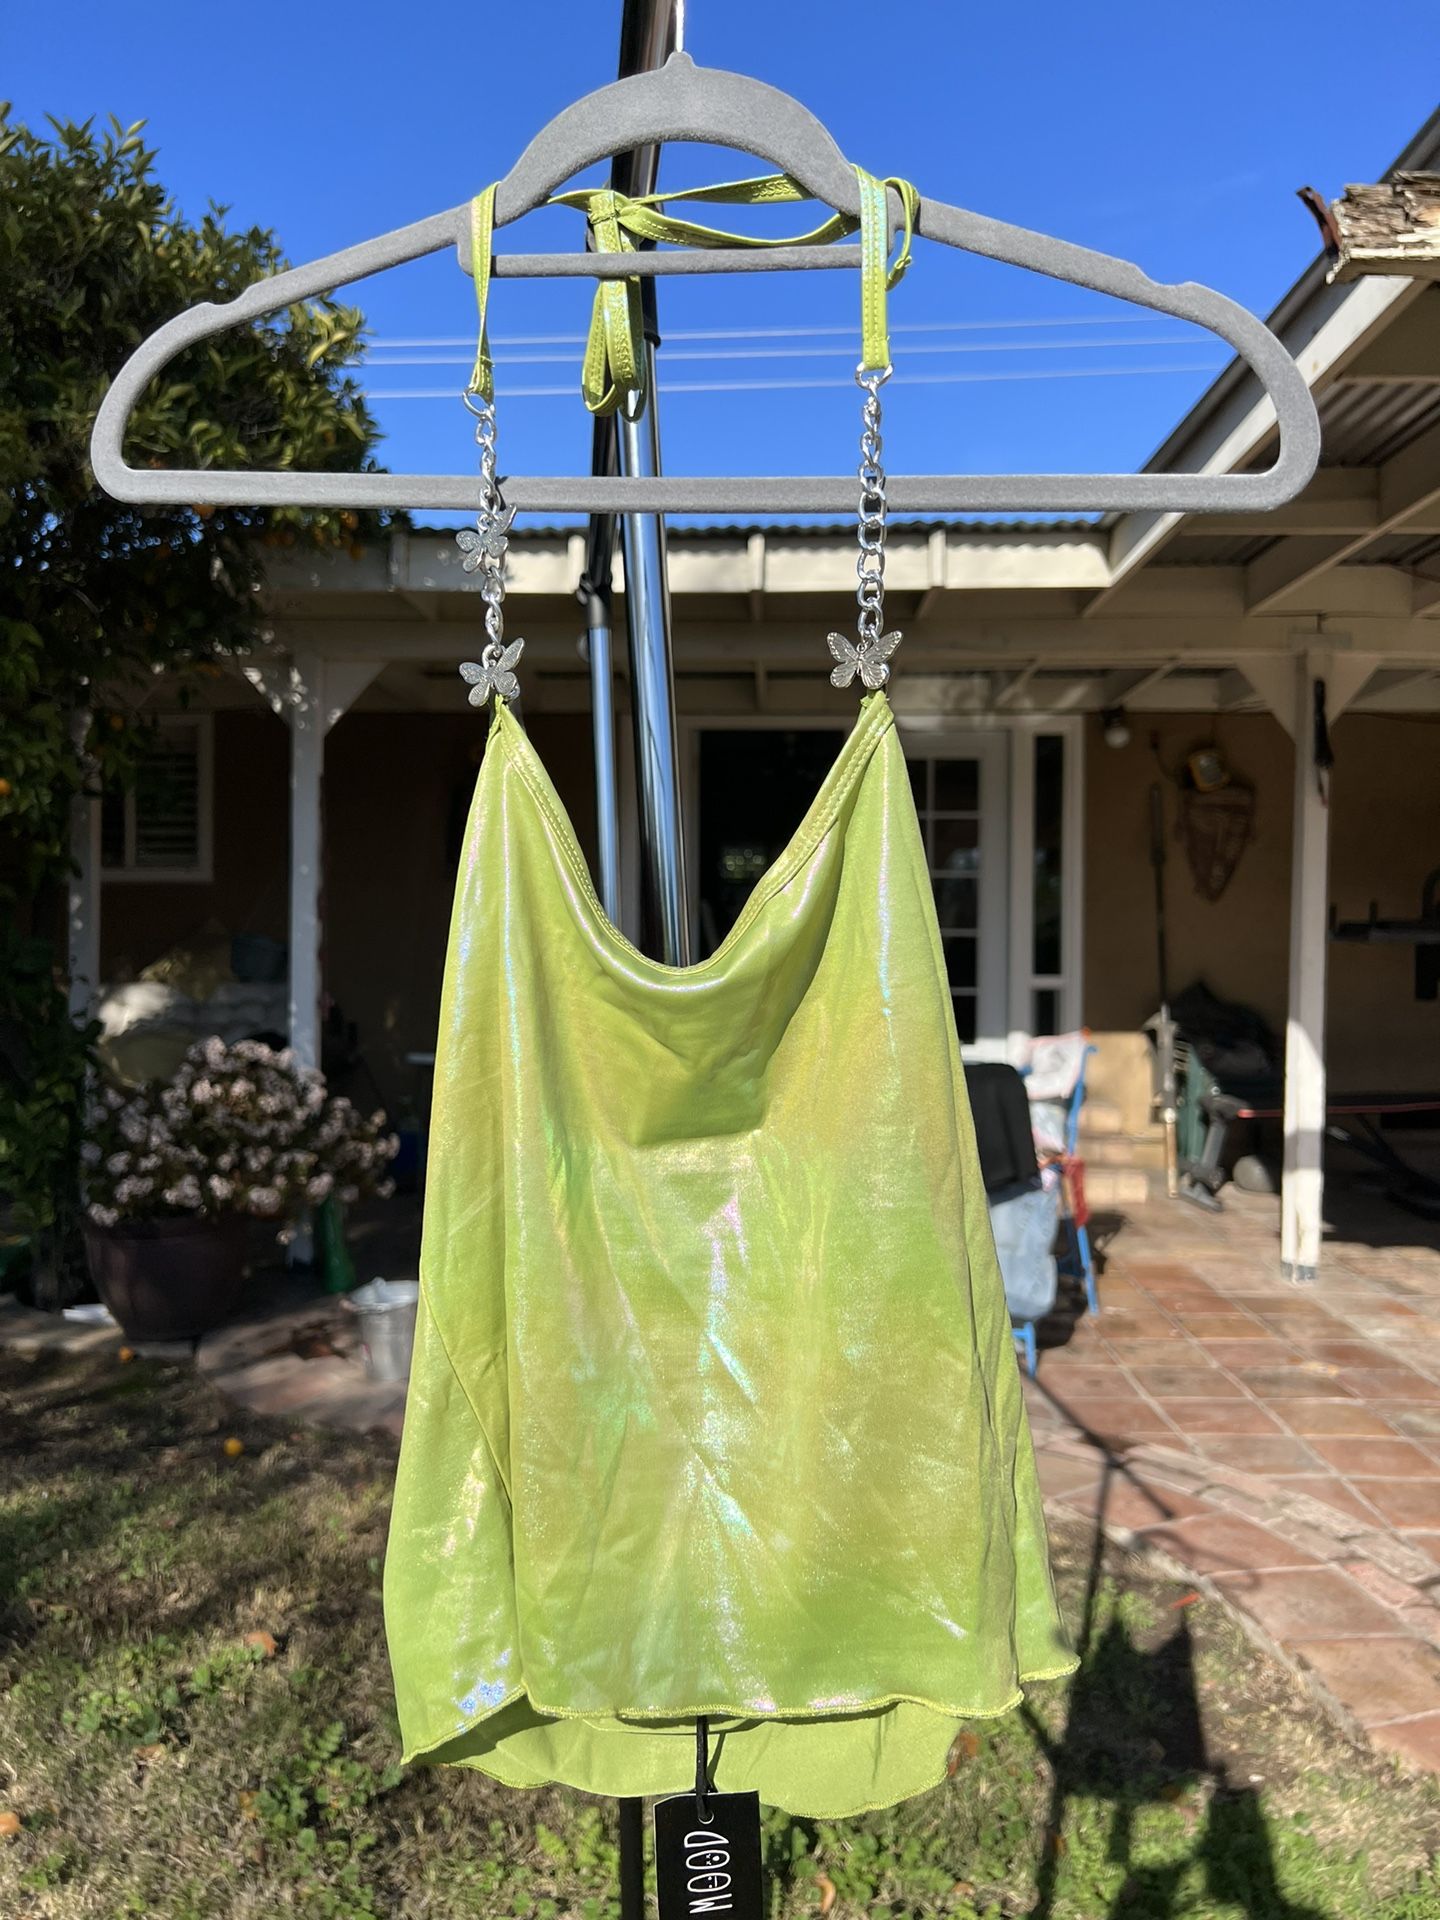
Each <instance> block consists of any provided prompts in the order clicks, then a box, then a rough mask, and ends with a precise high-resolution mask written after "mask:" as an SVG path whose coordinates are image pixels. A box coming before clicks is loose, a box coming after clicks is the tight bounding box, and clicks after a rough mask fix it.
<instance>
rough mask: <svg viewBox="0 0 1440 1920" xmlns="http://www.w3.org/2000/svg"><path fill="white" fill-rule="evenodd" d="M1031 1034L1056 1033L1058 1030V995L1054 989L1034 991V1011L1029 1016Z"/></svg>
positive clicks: (1046, 988)
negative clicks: (1030, 1019)
mask: <svg viewBox="0 0 1440 1920" xmlns="http://www.w3.org/2000/svg"><path fill="white" fill-rule="evenodd" d="M1031 1018H1032V1023H1033V1024H1032V1026H1031V1032H1032V1033H1057V1032H1058V1031H1059V1028H1060V993H1059V989H1058V988H1056V987H1037V988H1036V989H1035V1009H1034V1013H1033V1014H1032V1016H1031Z"/></svg>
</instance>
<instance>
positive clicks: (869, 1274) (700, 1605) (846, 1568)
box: [385, 693, 1075, 1817]
mask: <svg viewBox="0 0 1440 1920" xmlns="http://www.w3.org/2000/svg"><path fill="white" fill-rule="evenodd" d="M385 1614H386V1629H387V1634H388V1639H389V1647H390V1657H391V1662H392V1666H393V1669H394V1676H395V1687H396V1695H397V1702H398V1708H399V1718H400V1726H401V1730H402V1735H403V1744H404V1757H405V1759H406V1760H415V1759H425V1760H429V1761H433V1762H438V1763H449V1764H455V1765H461V1766H472V1767H478V1768H480V1769H482V1770H483V1771H484V1772H486V1773H488V1774H491V1775H493V1776H494V1777H495V1778H497V1779H499V1780H501V1781H504V1782H506V1783H507V1784H508V1785H511V1786H516V1787H521V1786H538V1785H540V1784H542V1783H546V1782H552V1781H561V1782H564V1783H566V1784H568V1785H570V1786H573V1787H579V1788H582V1789H585V1790H587V1791H589V1792H592V1793H600V1794H613V1795H629V1794H657V1793H672V1792H678V1791H680V1790H682V1789H683V1788H684V1787H685V1786H686V1785H687V1784H688V1783H689V1782H690V1781H691V1780H692V1779H693V1774H694V1757H693V1745H692V1742H693V1733H694V1718H695V1716H696V1715H698V1714H708V1715H709V1716H710V1723H711V1738H712V1753H713V1755H714V1772H713V1779H714V1785H715V1787H716V1788H717V1790H719V1791H721V1792H735V1791H740V1790H745V1789H751V1788H753V1789H757V1790H758V1792H759V1794H760V1797H761V1799H762V1800H764V1801H766V1802H768V1803H770V1804H772V1805H776V1806H779V1807H783V1808H786V1809H788V1810H789V1811H791V1812H792V1813H796V1814H800V1815H810V1816H816V1817H833V1816H839V1815H842V1814H846V1813H852V1812H858V1811H860V1810H861V1809H864V1808H868V1807H877V1806H884V1805H889V1804H890V1803H892V1802H894V1801H896V1800H899V1799H902V1798H904V1797H905V1796H906V1795H908V1794H912V1793H916V1792H919V1791H920V1790H922V1789H923V1788H926V1787H929V1786H931V1785H933V1784H934V1783H935V1782H937V1781H938V1780H940V1779H942V1778H943V1777H944V1774H945V1769H946V1757H947V1753H948V1750H949V1748H950V1745H951V1742H952V1740H953V1738H954V1735H955V1732H956V1729H957V1725H958V1723H960V1722H962V1721H964V1720H968V1719H972V1718H976V1717H980V1716H986V1715H995V1714H1001V1713H1004V1712H1005V1711H1006V1710H1007V1709H1008V1708H1010V1707H1012V1706H1013V1705H1014V1704H1015V1703H1016V1702H1017V1700H1018V1699H1019V1698H1020V1684H1021V1683H1022V1682H1023V1681H1026V1680H1032V1679H1042V1678H1051V1677H1054V1676H1058V1675H1060V1674H1064V1673H1068V1672H1070V1671H1071V1670H1072V1668H1073V1666H1074V1664H1075V1663H1074V1658H1073V1656H1072V1654H1071V1652H1070V1650H1069V1647H1068V1645H1067V1643H1066V1639H1065V1635H1064V1631H1063V1628H1062V1626H1061V1624H1060V1621H1059V1618H1058V1615H1057V1612H1056V1606H1055V1598H1054V1593H1053V1590H1052V1587H1051V1581H1050V1571H1049V1563H1048V1559H1047V1552H1046V1540H1045V1524H1044V1519H1043V1516H1042V1512H1041V1505H1040V1496H1039V1492H1038V1489H1037V1484H1036V1478H1035V1466H1034V1456H1033V1452H1032V1448H1031V1442H1030V1434H1029V1429H1028V1426H1027V1424H1026V1418H1025V1411H1024V1406H1023V1403H1022V1400H1021V1392H1020V1380H1019V1373H1018V1369H1017V1367H1016V1364H1015V1358H1014V1352H1013V1347H1012V1343H1011V1338H1010V1325H1009V1319H1008V1316H1007V1313H1006V1309H1005V1300H1004V1295H1003V1292H1002V1289H1001V1283H1000V1274H999V1269H998V1266H997V1263H996V1258H995V1252H994V1247H993V1245H992V1242H991V1236H990V1226H989V1220H988V1216H987V1213H986V1208H985V1195H984V1190H983V1188H982V1185H981V1181H980V1171H979V1164H978V1161H977V1157H976V1151H975V1138H974V1131H973V1128H972V1125H971V1120H970V1111H969V1106H968V1103H967V1100H966V1095H965V1081H964V1075H963V1072H962V1068H961V1063H960V1054H959V1049H958V1046H957V1042H956V1037H955V1024H954V1018H953V1014H952V1010H951V1004H950V999H949V993H948V989H947V985H946V978H945V969H944V962H943V958H942V953H941V946H940V938H939V933H938V930H937V926H936V919H935V910H934V905H933V900H932V895H931V888H930V881H929V878H928V876H927V873H926V866H925V857H924V852H923V848H922V844H921V839H920V833H919V829H918V824H917V821H916V817H915V808H914V802H913V799H912V797H911V788H910V782H909V779H908V776H907V772H906V766H905V759H904V754H903V752H902V749H901V747H900V744H899V741H898V739H897V736H896V732H895V724H894V717H893V715H892V713H891V710H890V706H889V703H888V702H887V701H886V699H885V697H884V695H883V694H880V693H876V694H872V695H870V696H869V697H868V698H866V699H865V700H864V701H863V702H862V705H861V709H860V715H859V718H858V720H857V721H856V723H855V726H854V728H853V731H852V732H851V733H850V735H849V736H848V738H847V740H846V742H845V744H844V746H843V747H842V749H841V751H840V754H839V757H838V759H837V760H836V762H835V764H834V766H833V768H832V769H831V771H830V773H829V775H828V776H827V777H826V779H825V782H824V784H823V786H822V787H821V789H820V791H819V793H818V795H817V796H816V799H815V801H814V803H813V805H812V806H811V808H810V810H809V813H808V814H807V815H806V817H805V819H804V821H803V822H802V823H801V825H800V827H799V828H798V829H797V831H796V833H795V835H794V838H793V839H792V840H791V842H790V844H789V846H788V847H787V848H786V849H785V851H784V853H782V854H781V856H780V857H779V859H778V860H777V861H776V862H775V864H774V866H773V867H771V869H770V870H769V872H768V873H767V874H766V875H765V876H764V878H763V879H762V880H761V881H760V882H759V884H758V885H757V887H756V889H755V891H754V893H753V895H752V896H751V898H750V900H749V902H748V904H747V905H746V907H745V909H744V911H743V913H742V914H741V916H740V918H739V920H738V921H737V922H736V924H735V927H734V928H733V930H732V931H731V933H730V934H729V936H728V937H727V938H726V939H725V940H724V942H723V943H722V944H721V946H720V947H719V949H718V950H717V951H716V952H715V953H714V954H713V955H712V956H711V957H710V958H709V959H708V960H705V961H702V962H701V963H700V964H698V965H696V966H691V967H682V968H676V967H667V966H662V965H660V964H659V963H657V962H656V961H653V960H649V959H647V958H645V956H644V955H642V954H641V953H639V952H638V951H637V950H636V949H635V948H634V947H632V946H631V945H630V944H629V942H628V941H626V940H625V939H624V938H623V937H622V936H621V935H620V934H619V933H618V932H617V931H616V929H615V928H614V927H613V926H612V925H611V923H610V922H609V921H608V920H607V919H606V917H605V915H604V913H603V911H602V909H601V907H600V904H599V902H598V900H597V899H596V897H595V893H594V890H593V888H592V886H591V883H590V879H589V876H588V873H587V870H586V865H585V861H584V857H583V855H582V854H581V852H580V849H579V847H578V845H577V843H576V840H575V836H574V832H573V830H572V828H571V826H570V823H569V821H568V820H567V818H566V816H565V813H564V810H563V808H562V807H561V804H560V801H559V799H558V798H557V796H556V793H555V790H554V788H553V787H552V785H551V783H550V781H549V779H548V778H547V776H546V773H545V770H544V768H543V766H542V765H541V763H540V760H539V758H538V757H537V755H536V752H535V749H534V747H533V746H532V745H531V744H530V742H529V740H528V739H527V737H526V735H525V733H524V732H523V730H522V729H521V727H520V725H519V723H518V722H517V721H516V719H515V718H514V717H513V716H512V714H511V713H510V712H509V710H508V709H507V708H506V707H505V706H503V705H499V704H497V708H496V711H495V714H494V718H493V720H492V723H491V731H490V737H489V740H488V742H487V745H486V750H485V758H484V763H483V765H482V768H481V772H480V777H479V781H478V784H477V788H476V794H475V802H474V806H473V808H472V811H471V815H470V821H469V826H468V829H467V837H466V844H465V852H464V856H463V863H462V868H461V873H460V878H459V886H458V891H457V894H456V900H455V914H454V921H453V926H452V930H451V936H450V948H449V956H448V961H447V966H446V975H445V990H444V999H443V1004H442V1009H441V1017H440V1038H439V1047H438V1053H437V1062H436V1079H435V1105H434V1115H433V1122H432V1130H431V1143H430V1176H429V1182H428V1187H427V1192H426V1203H425V1229H424V1250H423V1255H422V1260H421V1302H420V1310H419V1324H418V1328H417V1335H416V1345H415V1357H414V1364H413V1369H412V1373H411V1378H410V1389H409V1400H408V1403H407V1406H406V1412H405V1429H404V1439H403V1444H402V1447H401V1454H400V1464H399V1471H398V1478H397V1483H396V1489H395V1504H394V1511H393V1518H392V1522H391V1529H390V1542H389V1551H388V1555H387V1559H386V1565H385Z"/></svg>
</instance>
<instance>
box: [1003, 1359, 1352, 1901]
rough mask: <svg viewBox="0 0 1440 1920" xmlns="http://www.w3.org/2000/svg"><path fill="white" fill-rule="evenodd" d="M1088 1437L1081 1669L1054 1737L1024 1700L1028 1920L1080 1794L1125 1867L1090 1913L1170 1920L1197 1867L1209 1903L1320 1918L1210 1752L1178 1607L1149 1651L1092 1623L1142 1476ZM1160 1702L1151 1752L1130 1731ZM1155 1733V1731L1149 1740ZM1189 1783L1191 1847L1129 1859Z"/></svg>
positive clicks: (1053, 1881)
mask: <svg viewBox="0 0 1440 1920" xmlns="http://www.w3.org/2000/svg"><path fill="white" fill-rule="evenodd" d="M1051 1397H1052V1398H1053V1396H1051ZM1057 1404H1058V1402H1057ZM1062 1411H1063V1409H1062ZM1087 1438H1089V1439H1090V1440H1091V1441H1092V1442H1093V1443H1094V1444H1095V1445H1096V1446H1097V1447H1101V1448H1103V1449H1104V1458H1105V1467H1104V1476H1103V1480H1102V1484H1101V1488H1100V1494H1099V1499H1098V1502H1097V1518H1096V1521H1095V1528H1094V1532H1093V1535H1092V1537H1091V1542H1090V1555H1089V1562H1088V1566H1087V1570H1086V1578H1085V1586H1084V1599H1083V1604H1082V1607H1081V1611H1080V1620H1079V1624H1078V1626H1077V1629H1076V1648H1077V1651H1078V1652H1079V1654H1080V1667H1079V1669H1078V1671H1077V1673H1076V1675H1075V1678H1074V1680H1073V1681H1072V1683H1071V1688H1070V1694H1069V1698H1068V1701H1067V1712H1066V1718H1065V1726H1064V1730H1063V1732H1062V1733H1061V1734H1060V1736H1059V1737H1058V1738H1056V1737H1055V1736H1053V1735H1052V1734H1050V1733H1049V1732H1048V1731H1047V1729H1046V1728H1045V1726H1044V1725H1043V1724H1042V1723H1041V1721H1040V1720H1039V1718H1038V1716H1037V1715H1036V1713H1035V1712H1034V1710H1033V1708H1031V1707H1030V1706H1029V1705H1026V1706H1025V1707H1022V1709H1021V1713H1022V1716H1023V1718H1024V1720H1025V1722H1026V1724H1027V1726H1028V1727H1029V1729H1030V1732H1031V1734H1032V1736H1033V1738H1034V1740H1035V1742H1036V1745H1037V1746H1038V1747H1039V1748H1040V1750H1041V1751H1042V1752H1043V1753H1044V1755H1045V1757H1046V1759H1047V1760H1048V1762H1049V1764H1050V1769H1051V1777H1052V1781H1053V1785H1052V1788H1051V1795H1050V1807H1049V1814H1048V1818H1047V1821H1046V1829H1047V1832H1048V1834H1049V1835H1050V1836H1051V1844H1050V1845H1049V1846H1048V1847H1047V1849H1046V1851H1045V1853H1044V1856H1043V1858H1042V1859H1041V1862H1040V1865H1039V1868H1038V1870H1037V1874H1036V1890H1037V1892H1036V1899H1035V1902H1034V1905H1033V1906H1032V1907H1031V1908H1030V1909H1029V1920H1051V1916H1052V1915H1053V1914H1054V1913H1055V1911H1056V1907H1057V1901H1058V1898H1059V1895H1060V1879H1061V1864H1062V1858H1063V1856H1062V1853H1061V1849H1060V1846H1059V1845H1058V1844H1056V1841H1055V1836H1058V1835H1060V1834H1062V1833H1063V1831H1064V1826H1065V1817H1066V1812H1067V1809H1068V1807H1069V1805H1070V1803H1071V1802H1072V1800H1074V1799H1075V1798H1077V1797H1081V1796H1083V1797H1084V1798H1085V1799H1086V1800H1088V1801H1090V1802H1091V1803H1093V1802H1095V1801H1096V1800H1097V1799H1098V1800H1103V1801H1108V1802H1109V1804H1110V1832H1109V1839H1108V1848H1107V1856H1108V1861H1109V1864H1110V1865H1112V1866H1115V1867H1119V1868H1121V1869H1122V1870H1123V1871H1124V1874H1125V1878H1124V1880H1123V1882H1122V1883H1121V1886H1120V1889H1119V1891H1118V1893H1117V1894H1116V1896H1115V1899H1114V1901H1113V1902H1112V1903H1111V1904H1110V1906H1109V1907H1108V1908H1106V1909H1104V1910H1103V1911H1102V1909H1100V1908H1099V1907H1097V1908H1096V1911H1095V1920H1142V1917H1143V1920H1167V1916H1170V1915H1174V1914H1178V1913H1180V1912H1182V1911H1183V1912H1186V1913H1194V1912H1195V1910H1196V1909H1195V1906H1194V1885H1193V1881H1194V1873H1195V1869H1196V1868H1198V1869H1199V1870H1200V1872H1201V1873H1202V1874H1203V1876H1204V1890H1205V1894H1206V1896H1207V1897H1208V1898H1209V1899H1211V1900H1213V1901H1214V1902H1215V1903H1216V1906H1217V1910H1218V1909H1219V1908H1222V1907H1227V1906H1234V1907H1236V1908H1238V1910H1239V1911H1240V1912H1242V1913H1244V1914H1247V1915H1253V1916H1254V1917H1255V1920H1327V1916H1326V1915H1325V1913H1324V1912H1322V1910H1321V1909H1320V1908H1318V1907H1313V1906H1309V1905H1300V1904H1296V1903H1295V1902H1294V1901H1292V1900H1290V1899H1288V1898H1287V1897H1286V1895H1285V1894H1284V1892H1283V1890H1282V1888H1281V1884H1280V1876H1279V1873H1278V1870H1277V1864H1276V1860H1275V1853H1274V1848H1273V1844H1272V1841H1271V1836H1270V1830H1269V1826H1268V1824H1267V1821H1266V1818H1265V1813H1264V1809H1263V1807H1262V1806H1261V1803H1260V1797H1259V1795H1258V1794H1257V1793H1256V1792H1255V1790H1254V1788H1253V1787H1252V1786H1251V1785H1250V1784H1249V1783H1248V1782H1237V1781H1234V1780H1232V1779H1231V1778H1230V1776H1229V1771H1228V1769H1227V1768H1226V1766H1225V1765H1224V1764H1223V1763H1220V1764H1216V1763H1213V1762H1212V1760H1211V1758H1210V1755H1209V1754H1208V1752H1207V1748H1206V1739H1205V1728H1204V1721H1203V1718H1202V1715H1201V1711H1200V1699H1199V1690H1198V1687H1197V1684H1196V1675H1195V1659H1194V1646H1193V1643H1192V1639H1191V1634H1190V1626H1189V1621H1188V1618H1187V1616H1186V1614H1185V1612H1184V1611H1180V1612H1178V1613H1177V1616H1176V1621H1175V1626H1174V1628H1173V1629H1172V1631H1171V1632H1170V1634H1169V1636H1168V1637H1167V1638H1165V1639H1163V1640H1161V1641H1160V1642H1159V1643H1158V1644H1157V1645H1154V1646H1151V1647H1148V1648H1143V1647H1140V1646H1137V1645H1136V1644H1135V1640H1134V1637H1133V1635H1132V1633H1131V1630H1130V1629H1129V1627H1128V1626H1127V1625H1126V1623H1125V1621H1124V1619H1123V1618H1121V1617H1119V1616H1112V1617H1111V1618H1109V1619H1108V1620H1107V1621H1106V1622H1105V1624H1104V1626H1103V1628H1098V1629H1097V1620H1098V1613H1099V1601H1100V1593H1101V1579H1102V1571H1103V1567H1104V1556H1105V1516H1106V1511H1107V1508H1108V1505H1109V1498H1110V1494H1111V1490H1112V1488H1113V1487H1114V1486H1115V1485H1116V1484H1117V1483H1119V1482H1121V1481H1123V1480H1128V1482H1129V1484H1130V1485H1131V1486H1137V1485H1139V1484H1140V1483H1139V1482H1138V1481H1137V1480H1136V1479H1135V1478H1134V1477H1133V1476H1131V1475H1130V1474H1129V1472H1128V1469H1127V1467H1126V1465H1125V1463H1124V1461H1123V1460H1122V1459H1121V1458H1120V1457H1119V1456H1118V1455H1117V1454H1116V1453H1115V1452H1114V1451H1113V1450H1112V1449H1111V1448H1110V1447H1109V1446H1108V1445H1107V1444H1106V1442H1105V1441H1104V1439H1103V1437H1101V1436H1099V1435H1095V1434H1090V1435H1087ZM1146 1491H1147V1492H1148V1491H1149V1490H1148V1489H1147V1490H1146ZM1150 1497H1152V1498H1154V1497H1155V1496H1154V1495H1153V1494H1152V1495H1151V1496H1150ZM1156 1506H1157V1518H1164V1517H1166V1514H1165V1510H1164V1508H1163V1505H1162V1504H1161V1502H1160V1501H1159V1500H1158V1499H1157V1500H1156ZM1162 1702H1163V1704H1164V1709H1165V1718H1164V1723H1163V1726H1162V1727H1160V1728H1152V1729H1151V1737H1150V1740H1149V1742H1148V1745H1149V1751H1148V1752H1147V1751H1146V1748H1145V1747H1144V1746H1142V1745H1141V1744H1139V1742H1136V1741H1133V1740H1130V1739H1127V1734H1131V1733H1132V1732H1133V1733H1136V1734H1142V1735H1143V1734H1144V1732H1145V1730H1146V1728H1147V1725H1148V1724H1149V1715H1150V1714H1151V1713H1153V1710H1154V1708H1155V1707H1156V1706H1157V1705H1159V1704H1160V1703H1162ZM1127 1722H1129V1723H1133V1725H1127ZM1155 1733H1159V1734H1160V1735H1161V1736H1162V1737H1161V1738H1160V1739H1159V1740H1156V1739H1155V1738H1154V1735H1155ZM1156 1747H1159V1748H1160V1749H1161V1751H1159V1752H1156V1751H1155V1748H1156ZM1157 1763H1159V1764H1157ZM1196 1788H1201V1789H1204V1790H1205V1792H1204V1811H1203V1813H1202V1814H1201V1816H1200V1818H1199V1821H1198V1823H1197V1827H1196V1831H1195V1835H1194V1841H1193V1845H1192V1846H1191V1847H1190V1848H1189V1849H1188V1850H1187V1852H1186V1853H1185V1854H1183V1855H1182V1856H1181V1857H1179V1858H1174V1859H1170V1860H1167V1861H1165V1862H1163V1863H1158V1864H1148V1863H1145V1862H1143V1861H1140V1860H1137V1858H1136V1844H1135V1842H1136V1835H1135V1826H1136V1818H1137V1815H1138V1813H1139V1811H1140V1810H1141V1809H1142V1808H1143V1807H1145V1806H1146V1805H1151V1804H1154V1803H1155V1802H1157V1801H1165V1802H1171V1803H1173V1802H1176V1801H1178V1800H1180V1799H1181V1798H1183V1797H1184V1796H1185V1795H1186V1794H1188V1793H1191V1792H1193V1791H1194V1790H1195V1789H1196Z"/></svg>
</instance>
